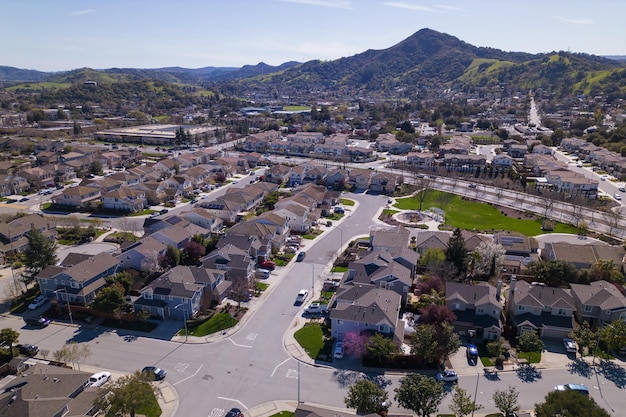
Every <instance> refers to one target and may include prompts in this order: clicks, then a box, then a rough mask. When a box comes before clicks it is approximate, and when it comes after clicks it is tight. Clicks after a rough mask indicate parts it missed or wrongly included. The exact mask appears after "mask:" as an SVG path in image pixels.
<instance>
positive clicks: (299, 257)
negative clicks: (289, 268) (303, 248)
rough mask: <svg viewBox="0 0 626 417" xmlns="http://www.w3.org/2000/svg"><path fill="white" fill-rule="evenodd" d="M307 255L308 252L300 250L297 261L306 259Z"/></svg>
mask: <svg viewBox="0 0 626 417" xmlns="http://www.w3.org/2000/svg"><path fill="white" fill-rule="evenodd" d="M305 256H306V253H305V252H300V253H298V256H297V257H296V262H302V261H304V258H305Z"/></svg>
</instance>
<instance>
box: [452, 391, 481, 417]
mask: <svg viewBox="0 0 626 417" xmlns="http://www.w3.org/2000/svg"><path fill="white" fill-rule="evenodd" d="M449 407H450V411H452V413H454V416H455V417H465V416H467V415H470V414H472V413H474V412H475V411H478V410H480V409H481V408H483V406H482V405H480V404H476V403H475V402H474V401H472V398H471V397H470V396H469V395H467V391H465V390H464V389H463V388H461V387H459V386H458V385H457V386H455V387H454V392H453V393H452V399H451V400H450V406H449Z"/></svg>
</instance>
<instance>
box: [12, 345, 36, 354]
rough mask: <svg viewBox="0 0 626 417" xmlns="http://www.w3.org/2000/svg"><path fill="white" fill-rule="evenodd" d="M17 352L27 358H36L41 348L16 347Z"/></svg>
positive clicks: (30, 346)
mask: <svg viewBox="0 0 626 417" xmlns="http://www.w3.org/2000/svg"><path fill="white" fill-rule="evenodd" d="M15 347H16V348H17V350H18V351H19V352H20V353H21V354H22V355H26V356H35V355H37V353H38V352H39V348H38V347H37V346H35V345H15Z"/></svg>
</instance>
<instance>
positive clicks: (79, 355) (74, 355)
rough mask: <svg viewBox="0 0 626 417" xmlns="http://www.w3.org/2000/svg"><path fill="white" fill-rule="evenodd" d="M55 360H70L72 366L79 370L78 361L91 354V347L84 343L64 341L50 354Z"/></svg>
mask: <svg viewBox="0 0 626 417" xmlns="http://www.w3.org/2000/svg"><path fill="white" fill-rule="evenodd" d="M52 356H53V357H54V360H55V361H57V362H64V363H67V362H71V363H72V366H74V367H75V368H77V369H79V370H80V363H81V362H83V361H84V360H85V359H87V358H88V357H90V356H91V348H90V347H89V345H86V344H79V343H75V342H70V343H66V344H64V345H63V347H62V348H61V349H59V350H57V351H54V353H53V354H52Z"/></svg>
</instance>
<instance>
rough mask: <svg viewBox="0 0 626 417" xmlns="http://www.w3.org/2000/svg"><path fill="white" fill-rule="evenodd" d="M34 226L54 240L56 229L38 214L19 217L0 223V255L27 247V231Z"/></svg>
mask: <svg viewBox="0 0 626 417" xmlns="http://www.w3.org/2000/svg"><path fill="white" fill-rule="evenodd" d="M33 228H35V229H36V230H39V231H40V232H41V233H42V234H43V236H44V237H45V238H46V239H48V240H54V239H55V238H56V236H57V230H56V227H55V226H54V224H53V223H51V222H48V219H46V218H45V217H43V216H42V215H39V214H29V215H26V216H23V217H19V218H17V219H15V220H12V221H10V222H9V223H0V257H1V258H2V259H4V257H5V256H7V255H13V254H15V253H18V252H23V251H24V250H25V249H26V248H27V247H28V233H29V232H30V231H31V230H32V229H33Z"/></svg>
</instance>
